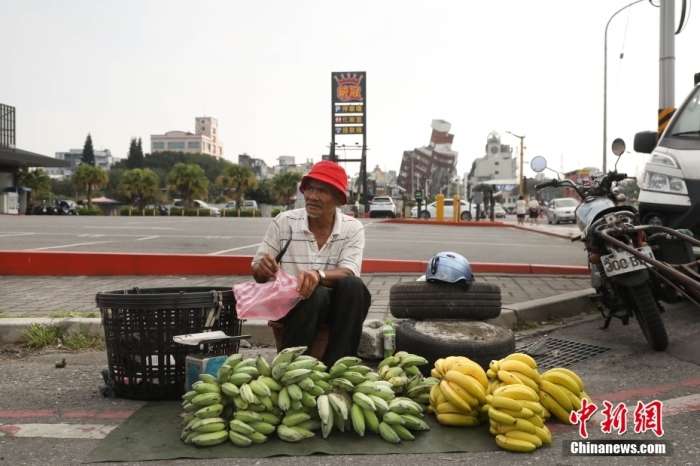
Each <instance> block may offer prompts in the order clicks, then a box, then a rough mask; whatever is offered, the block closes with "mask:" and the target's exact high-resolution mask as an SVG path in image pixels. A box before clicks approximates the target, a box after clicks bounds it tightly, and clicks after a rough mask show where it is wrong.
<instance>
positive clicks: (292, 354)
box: [272, 346, 308, 367]
mask: <svg viewBox="0 0 700 466" xmlns="http://www.w3.org/2000/svg"><path fill="white" fill-rule="evenodd" d="M307 349H308V348H307V347H306V346H295V347H290V348H285V349H283V350H282V351H280V352H279V353H277V356H275V358H274V359H273V360H272V367H275V366H276V365H278V364H281V363H286V362H292V361H293V360H294V359H296V358H297V357H299V356H301V355H302V354H304V352H305V351H306V350H307Z"/></svg>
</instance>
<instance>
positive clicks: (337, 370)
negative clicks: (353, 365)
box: [328, 364, 348, 379]
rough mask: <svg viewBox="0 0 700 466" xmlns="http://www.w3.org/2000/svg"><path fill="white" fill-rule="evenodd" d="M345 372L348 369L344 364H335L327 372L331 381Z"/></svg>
mask: <svg viewBox="0 0 700 466" xmlns="http://www.w3.org/2000/svg"><path fill="white" fill-rule="evenodd" d="M347 370H348V367H347V366H346V365H345V364H336V365H334V366H331V370H330V371H328V374H329V375H330V378H331V379H335V378H336V377H341V376H342V375H343V374H344V373H345V372H346V371H347Z"/></svg>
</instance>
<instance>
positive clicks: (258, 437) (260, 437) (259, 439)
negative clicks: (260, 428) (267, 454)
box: [243, 432, 267, 443]
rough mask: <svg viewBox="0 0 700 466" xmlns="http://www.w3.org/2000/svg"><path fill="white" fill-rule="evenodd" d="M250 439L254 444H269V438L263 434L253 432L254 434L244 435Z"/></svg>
mask: <svg viewBox="0 0 700 466" xmlns="http://www.w3.org/2000/svg"><path fill="white" fill-rule="evenodd" d="M243 435H244V436H245V437H248V438H249V439H250V440H251V441H252V442H253V443H265V442H267V437H266V436H265V435H264V434H263V433H261V432H253V433H252V434H243Z"/></svg>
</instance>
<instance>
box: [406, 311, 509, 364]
mask: <svg viewBox="0 0 700 466" xmlns="http://www.w3.org/2000/svg"><path fill="white" fill-rule="evenodd" d="M420 324H422V323H421V322H417V321H415V320H407V321H404V322H402V323H401V325H399V326H398V327H397V328H396V349H397V351H407V352H409V353H414V354H418V355H420V356H423V357H424V358H426V359H427V360H428V364H425V365H422V366H419V368H420V370H421V373H422V374H423V375H424V376H426V377H427V376H428V375H430V370H431V369H432V368H433V367H434V365H435V361H437V360H438V359H440V358H446V357H448V356H465V357H468V358H469V359H471V360H472V361H474V362H476V363H477V364H479V365H480V366H481V367H482V368H483V369H484V370H487V369H488V367H489V362H491V361H492V360H494V359H502V358H504V357H505V356H507V355H509V354H511V353H513V352H515V335H514V334H513V332H512V330H510V329H509V328H507V327H505V326H503V325H499V324H492V323H489V322H465V321H454V320H453V321H430V324H433V325H446V326H448V327H453V328H455V329H460V328H461V329H463V328H464V327H465V326H470V324H477V325H479V326H480V327H481V326H484V325H485V326H489V327H493V330H494V331H496V332H498V333H499V335H497V336H496V337H495V338H493V339H488V340H481V339H467V338H459V339H452V340H441V339H440V338H439V337H438V336H436V335H432V334H431V335H427V334H425V333H421V332H419V331H417V330H416V328H415V326H416V325H419V326H420ZM453 333H457V332H453ZM459 334H460V335H464V333H463V332H459Z"/></svg>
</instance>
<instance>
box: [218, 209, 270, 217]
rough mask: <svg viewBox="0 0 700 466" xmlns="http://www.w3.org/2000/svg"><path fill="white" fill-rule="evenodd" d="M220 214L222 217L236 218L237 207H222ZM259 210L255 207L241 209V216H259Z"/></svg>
mask: <svg viewBox="0 0 700 466" xmlns="http://www.w3.org/2000/svg"><path fill="white" fill-rule="evenodd" d="M221 216H223V217H236V218H238V209H223V210H222V211H221ZM260 216H261V214H260V211H259V210H257V209H255V210H254V209H241V217H260Z"/></svg>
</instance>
